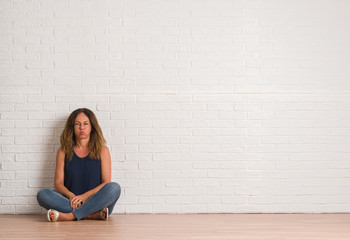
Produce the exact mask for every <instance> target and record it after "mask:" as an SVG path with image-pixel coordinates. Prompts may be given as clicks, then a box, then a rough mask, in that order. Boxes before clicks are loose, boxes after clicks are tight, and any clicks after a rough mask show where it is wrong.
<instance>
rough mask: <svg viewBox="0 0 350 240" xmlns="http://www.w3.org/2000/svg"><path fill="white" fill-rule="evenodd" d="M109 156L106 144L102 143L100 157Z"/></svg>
mask: <svg viewBox="0 0 350 240" xmlns="http://www.w3.org/2000/svg"><path fill="white" fill-rule="evenodd" d="M108 156H109V149H108V147H107V146H106V145H104V146H103V147H102V149H101V158H102V159H103V158H105V157H108Z"/></svg>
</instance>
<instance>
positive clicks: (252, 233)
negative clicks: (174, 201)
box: [0, 214, 350, 240]
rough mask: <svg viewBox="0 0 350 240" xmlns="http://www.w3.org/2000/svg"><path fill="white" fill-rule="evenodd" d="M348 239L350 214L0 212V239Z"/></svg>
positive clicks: (349, 237) (349, 235) (349, 236)
mask: <svg viewBox="0 0 350 240" xmlns="http://www.w3.org/2000/svg"><path fill="white" fill-rule="evenodd" d="M49 238H50V239H88V240H89V239H102V240H104V239H106V240H107V239H118V240H124V239H125V240H126V239H127V240H134V239H143V240H148V239H152V240H157V239H162V240H164V239H171V240H172V239H193V240H196V239H203V240H211V239H237V240H238V239H240V240H257V239H259V240H297V239H300V240H301V239H302V240H323V239H327V240H329V239H332V240H343V239H344V240H345V239H346V240H349V239H350V214H181V215H180V214H179V215H176V214H175V215H174V214H113V215H111V217H110V219H109V220H108V221H101V220H80V221H70V222H54V223H52V222H48V221H47V220H46V217H45V215H0V239H49Z"/></svg>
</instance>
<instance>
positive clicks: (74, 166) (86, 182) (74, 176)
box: [64, 152, 101, 195]
mask: <svg viewBox="0 0 350 240" xmlns="http://www.w3.org/2000/svg"><path fill="white" fill-rule="evenodd" d="M100 184H101V159H98V160H96V159H91V158H89V155H87V156H86V157H83V158H80V157H78V155H77V154H75V152H74V154H73V158H72V160H71V161H69V160H68V159H67V156H66V158H65V161H64V186H65V187H66V188H67V189H68V190H69V191H71V192H72V193H74V194H75V195H81V194H83V193H85V192H87V191H89V190H91V189H93V188H95V187H97V186H98V185H100Z"/></svg>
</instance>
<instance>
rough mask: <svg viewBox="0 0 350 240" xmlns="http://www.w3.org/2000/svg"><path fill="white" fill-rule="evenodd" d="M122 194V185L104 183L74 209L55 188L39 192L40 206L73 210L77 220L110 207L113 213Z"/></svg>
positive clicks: (65, 211)
mask: <svg viewBox="0 0 350 240" xmlns="http://www.w3.org/2000/svg"><path fill="white" fill-rule="evenodd" d="M119 196H120V185H119V184H118V183H115V182H110V183H107V184H106V185H104V186H103V187H102V188H101V189H100V190H99V191H98V192H97V193H95V194H94V195H92V196H91V197H90V198H89V199H88V200H87V201H86V202H85V203H84V204H83V205H81V206H80V207H78V208H76V209H75V210H73V208H72V207H71V206H70V203H69V199H68V198H66V197H65V196H63V195H62V194H60V193H58V192H56V191H55V190H53V189H48V188H47V189H42V190H40V191H39V192H38V194H37V200H38V203H39V205H40V206H42V207H43V208H45V209H47V210H48V209H55V210H57V211H59V212H63V213H70V212H72V213H73V214H74V215H75V216H76V218H77V220H80V219H82V218H85V217H86V216H87V215H89V214H91V213H94V212H97V211H100V210H102V209H103V208H105V207H108V211H109V214H111V213H112V211H113V208H114V205H115V204H116V202H117V201H118V199H119Z"/></svg>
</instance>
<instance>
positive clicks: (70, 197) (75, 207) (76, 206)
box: [69, 193, 81, 210]
mask: <svg viewBox="0 0 350 240" xmlns="http://www.w3.org/2000/svg"><path fill="white" fill-rule="evenodd" d="M74 197H75V194H74V193H72V194H71V195H70V196H69V203H70V206H71V207H72V208H73V210H75V209H77V208H78V207H80V205H81V203H74V202H73V201H72V200H73V198H74Z"/></svg>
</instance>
